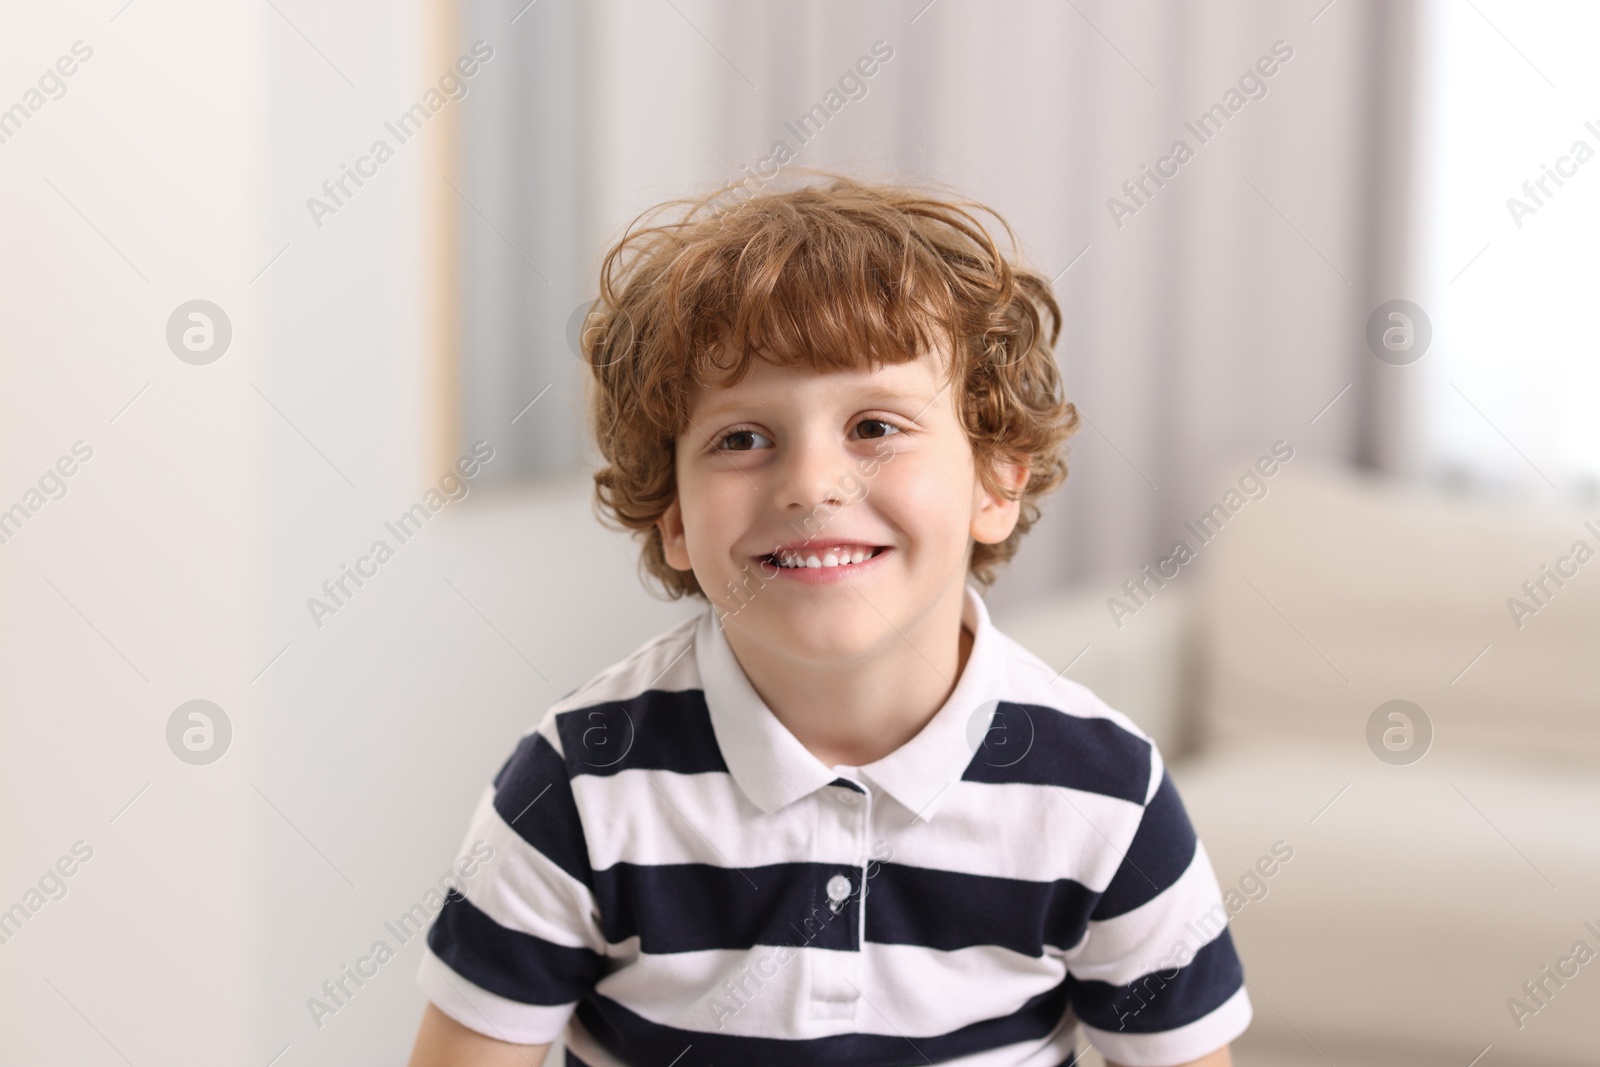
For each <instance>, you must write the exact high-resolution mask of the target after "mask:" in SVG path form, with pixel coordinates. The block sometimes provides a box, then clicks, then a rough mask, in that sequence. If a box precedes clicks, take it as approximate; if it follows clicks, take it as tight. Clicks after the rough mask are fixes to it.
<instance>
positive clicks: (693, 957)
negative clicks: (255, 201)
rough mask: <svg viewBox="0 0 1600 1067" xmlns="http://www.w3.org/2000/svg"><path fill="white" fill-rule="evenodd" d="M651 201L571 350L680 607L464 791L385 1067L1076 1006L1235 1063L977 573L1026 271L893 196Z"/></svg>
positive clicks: (647, 546)
mask: <svg viewBox="0 0 1600 1067" xmlns="http://www.w3.org/2000/svg"><path fill="white" fill-rule="evenodd" d="M676 203H677V204H680V205H683V204H687V208H688V209H687V210H686V211H685V212H683V214H682V215H681V216H680V217H677V218H674V219H672V220H671V221H669V222H666V223H663V224H659V225H653V226H649V227H647V228H644V229H639V230H633V229H630V232H629V233H627V234H625V235H624V236H623V238H622V239H621V240H620V241H619V243H618V244H617V246H616V247H614V248H613V249H612V250H611V252H610V253H609V254H608V255H607V257H606V260H605V263H604V265H603V267H602V268H601V277H600V298H599V301H598V303H597V305H596V310H595V312H594V313H593V314H592V315H591V317H590V319H589V322H590V324H591V329H590V330H589V331H588V333H587V334H586V335H585V337H584V345H583V347H584V354H585V356H586V358H587V359H588V361H589V363H590V367H591V370H592V372H593V381H592V389H591V396H590V404H591V408H592V415H593V417H594V422H595V426H596V431H597V434H598V437H599V444H600V449H601V452H602V453H603V455H604V457H605V460H606V464H607V465H605V466H604V467H602V469H600V470H599V471H598V472H597V473H596V474H595V482H596V493H597V497H598V504H599V506H600V508H601V509H602V510H603V512H604V514H605V515H606V516H607V517H608V518H609V519H611V520H612V521H614V522H615V523H617V524H618V525H620V526H622V527H624V528H627V529H630V530H632V531H635V533H636V534H637V535H638V537H639V538H640V539H641V540H642V542H643V565H644V567H645V569H647V570H648V572H649V574H650V575H651V576H652V577H653V578H654V579H656V580H657V581H659V582H660V583H661V585H663V586H664V587H665V589H666V591H667V593H668V594H669V595H670V596H673V597H681V596H685V595H687V596H693V597H699V598H701V599H703V600H705V601H707V607H706V610H705V611H704V612H703V613H701V614H699V615H698V616H696V617H693V618H690V619H687V620H685V621H684V622H682V623H680V624H679V625H677V626H674V627H672V628H671V629H669V630H667V631H666V632H665V633H663V634H661V635H659V636H657V637H656V638H655V639H653V640H651V641H649V642H648V643H646V644H644V645H643V646H641V647H640V648H638V649H637V650H636V651H634V652H633V653H632V654H631V655H629V656H628V657H627V658H626V659H624V660H622V661H621V662H619V663H617V664H615V665H613V666H612V667H610V668H608V669H607V670H605V671H603V672H602V673H600V674H599V675H597V676H596V677H595V678H593V679H592V680H591V681H589V682H588V683H587V684H585V685H583V686H582V687H580V688H578V689H577V690H574V691H573V692H572V693H570V694H568V695H567V696H566V697H564V698H563V699H562V700H560V701H559V702H557V703H556V704H555V705H554V706H553V707H551V708H550V709H549V710H548V712H547V713H546V714H545V715H544V717H543V720H542V721H541V722H540V723H539V725H538V726H537V727H536V728H535V729H533V730H532V731H531V732H529V733H528V734H526V735H525V736H524V737H523V738H522V739H521V742H520V744H518V745H517V747H516V749H515V751H514V752H513V753H512V754H511V756H510V758H509V759H508V760H507V762H506V763H505V765H504V766H503V767H502V768H501V769H500V771H499V773H498V775H497V776H496V777H495V779H494V782H493V784H492V785H491V786H489V787H487V788H486V789H485V792H484V795H483V799H482V801H481V802H480V803H479V805H478V809H477V812H476V813H475V814H474V816H473V818H472V822H471V826H470V828H469V830H468V832H467V836H466V841H465V842H464V844H463V854H465V853H466V851H467V850H468V849H473V850H474V851H475V854H476V855H477V856H479V857H481V856H482V855H484V850H485V849H486V848H487V849H490V850H492V856H493V858H492V859H490V860H489V861H488V862H487V863H486V864H485V865H484V866H483V867H482V868H481V869H479V870H478V871H477V873H476V874H475V875H474V876H473V877H472V878H470V879H464V880H463V883H462V885H461V886H460V888H459V890H458V891H457V892H456V893H452V894H451V896H450V898H449V900H448V902H447V903H446V904H445V906H444V908H443V910H442V911H441V912H440V914H439V916H438V918H437V919H436V920H435V923H434V925H433V927H432V928H431V929H430V931H429V934H428V939H427V950H426V954H425V957H424V959H423V962H422V964H421V968H420V970H419V972H418V980H419V981H420V982H421V984H422V986H423V988H424V990H425V991H426V992H427V995H428V997H429V999H430V1001H431V1002H432V1003H431V1004H430V1005H429V1007H428V1009H427V1014H426V1016H425V1018H424V1020H423V1024H422V1029H421V1032H420V1033H419V1035H418V1038H417V1044H416V1049H415V1051H414V1053H413V1058H412V1064H413V1067H437V1065H444V1064H483V1065H490V1064H496V1065H498V1064H507V1065H525V1064H534V1065H537V1064H539V1063H541V1062H542V1061H543V1059H544V1055H545V1050H546V1049H547V1048H548V1047H549V1045H550V1043H552V1042H553V1041H554V1040H555V1039H556V1038H557V1037H558V1036H562V1035H564V1036H565V1039H566V1047H567V1054H566V1055H567V1062H568V1063H569V1064H583V1065H592V1067H633V1065H640V1067H642V1065H646V1064H650V1065H658V1067H669V1065H672V1067H690V1065H699V1064H720V1065H724V1067H727V1065H761V1067H766V1065H774V1067H777V1065H791V1064H793V1065H799V1064H807V1065H809V1064H825V1065H848V1067H867V1065H871V1067H891V1065H899V1064H907V1065H910V1064H929V1063H937V1064H961V1065H968V1067H979V1065H982V1067H1023V1065H1027V1067H1057V1065H1064V1064H1071V1063H1074V1062H1075V1051H1074V1050H1075V1047H1076V1043H1077V1036H1078V1028H1079V1026H1080V1025H1081V1026H1082V1028H1083V1030H1084V1033H1085V1036H1086V1037H1087V1038H1088V1040H1089V1041H1090V1042H1091V1043H1092V1044H1093V1045H1095V1046H1096V1047H1097V1048H1098V1049H1099V1050H1100V1051H1101V1052H1102V1053H1103V1054H1104V1055H1105V1057H1106V1059H1107V1060H1108V1062H1112V1063H1115V1064H1123V1065H1129V1067H1131V1065H1175V1064H1185V1063H1187V1064H1206V1065H1226V1064H1229V1063H1230V1062H1231V1060H1230V1058H1229V1052H1228V1045H1229V1043H1230V1042H1231V1041H1232V1040H1233V1039H1234V1038H1235V1037H1237V1036H1238V1035H1239V1034H1240V1033H1241V1032H1242V1031H1243V1030H1244V1029H1245V1027H1246V1026H1247V1025H1248V1023H1249V1021H1250V1017H1251V1007H1250V1001H1249V998H1248V996H1247V994H1246V993H1245V990H1244V978H1243V972H1242V969H1241V967H1240V963H1239V959H1238V957H1237V955H1236V954H1235V952H1234V948H1233V943H1232V940H1231V938H1230V936H1229V932H1228V930H1227V928H1226V926H1222V925H1217V926H1203V927H1196V926H1195V925H1194V921H1195V920H1196V919H1197V918H1199V917H1201V916H1205V915H1207V913H1208V912H1211V911H1212V908H1213V905H1217V904H1218V903H1219V902H1220V901H1221V893H1220V891H1219V888H1218V885H1217V880H1216V877H1215V875H1214V874H1213V872H1212V868H1211V864H1210V861H1209V860H1208V858H1207V856H1206V852H1205V849H1204V847H1203V846H1202V845H1201V844H1200V842H1199V841H1198V840H1197V838H1196V836H1195V833H1194V830H1193V828H1192V826H1191V824H1190V822H1189V819H1188V817H1187V815H1186V814H1185V811H1184V808H1183V805H1182V803H1181V801H1180V800H1179V798H1178V795H1177V793H1176V791H1175V790H1174V788H1173V785H1172V781H1171V779H1170V778H1169V777H1168V776H1167V774H1166V771H1165V765H1164V764H1163V762H1162V758H1161V756H1160V754H1159V753H1158V752H1157V750H1156V748H1155V746H1154V745H1153V744H1152V743H1151V741H1150V739H1149V738H1148V737H1146V736H1145V735H1144V734H1143V733H1142V732H1141V731H1140V730H1139V729H1138V727H1136V726H1134V724H1133V723H1132V722H1131V721H1130V720H1128V719H1127V718H1126V717H1124V716H1123V715H1122V714H1120V713H1119V712H1117V711H1115V710H1113V709H1111V708H1109V707H1107V706H1106V705H1105V704H1104V703H1103V702H1102V701H1100V700H1099V699H1098V698H1097V697H1095V695H1094V694H1093V693H1091V692H1089V691H1088V690H1087V689H1085V688H1084V687H1083V686H1081V685H1078V684H1077V683H1075V682H1072V681H1069V680H1067V679H1065V678H1063V677H1061V676H1060V674H1059V672H1057V671H1055V670H1054V669H1052V668H1051V667H1050V666H1049V665H1048V664H1046V663H1044V662H1043V661H1042V660H1040V659H1039V658H1038V657H1036V656H1034V655H1033V654H1032V653H1030V652H1028V651H1027V650H1026V649H1024V648H1022V647H1021V646H1020V645H1018V644H1017V643H1016V642H1014V641H1012V640H1011V639H1010V638H1008V637H1007V636H1006V635H1005V634H1003V633H1001V632H1000V631H998V630H997V629H995V627H994V626H993V625H992V624H991V623H990V621H989V614H988V611H987V609H986V607H985V606H984V602H983V600H982V598H981V597H980V596H979V593H978V590H977V588H976V587H975V586H974V585H972V584H969V579H971V580H974V581H976V582H977V583H979V584H981V585H983V586H985V587H986V586H988V585H989V584H991V583H992V582H993V580H994V578H995V571H996V569H997V568H998V566H999V565H1000V564H1003V563H1004V562H1006V561H1008V560H1009V559H1010V558H1011V557H1012V555H1013V554H1014V553H1015V551H1016V548H1017V545H1018V543H1019V540H1020V538H1021V537H1022V535H1023V534H1024V533H1026V532H1027V530H1028V529H1029V527H1030V526H1031V525H1032V524H1033V523H1034V521H1036V520H1037V518H1038V515H1039V511H1038V506H1037V501H1038V499H1039V498H1040V497H1041V496H1042V495H1043V494H1045V493H1047V492H1049V491H1050V490H1052V489H1054V488H1055V487H1056V486H1057V485H1059V484H1060V483H1061V481H1062V480H1063V479H1064V478H1065V476H1066V464H1065V460H1064V458H1063V455H1062V452H1063V446H1064V443H1065V441H1066V439H1067V438H1068V437H1069V436H1070V435H1071V434H1072V433H1073V432H1075V431H1076V429H1077V425H1078V416H1077V412H1076V410H1075V409H1074V408H1073V406H1072V404H1070V403H1069V402H1067V401H1066V400H1065V399H1064V398H1063V396H1062V395H1061V391H1062V390H1061V380H1060V376H1059V373H1058V370H1057V365H1056V360H1055V356H1054V354H1053V351H1052V349H1053V346H1054V344H1055V340H1056V336H1057V334H1058V332H1059V330H1060V324H1061V319H1060V311H1059V309H1058V307H1057V304H1056V301H1055V298H1054V297H1053V295H1052V294H1051V292H1050V288H1049V284H1048V283H1047V282H1046V281H1045V280H1044V279H1043V278H1042V277H1040V276H1039V275H1037V274H1035V273H1033V272H1030V271H1027V270H1023V269H1020V268H1018V267H1016V266H1013V265H1012V264H1010V263H1008V262H1007V260H1006V259H1005V258H1004V257H1003V256H1002V255H1001V253H1000V251H999V249H998V247H997V246H996V244H995V242H994V240H993V239H992V238H991V236H990V234H989V232H988V231H987V230H986V229H985V228H984V227H983V226H982V224H980V222H979V221H978V218H977V217H976V216H975V215H974V214H972V213H971V212H969V210H967V209H969V208H971V209H973V210H977V211H988V209H986V208H983V207H982V206H981V205H977V204H972V203H969V202H966V201H950V200H947V199H944V198H941V197H938V196H933V195H930V194H928V193H924V192H919V191H916V190H912V189H908V188H901V187H892V186H883V185H870V184H864V183H860V182H857V181H853V180H851V179H848V178H833V179H832V180H831V181H829V182H827V183H813V184H801V185H799V186H797V187H795V188H792V189H788V190H785V191H781V192H771V193H765V194H762V195H759V196H755V197H751V198H748V199H743V200H739V201H731V202H730V201H729V200H728V199H727V198H726V197H725V196H717V197H712V198H708V199H706V200H702V201H699V202H697V203H692V202H685V201H680V202H676ZM663 206H671V205H663ZM988 213H989V214H990V215H993V214H994V213H993V212H988ZM995 217H996V218H997V219H998V216H995ZM1000 223H1001V226H1002V227H1004V228H1005V229H1006V232H1007V234H1008V235H1009V234H1010V232H1011V231H1010V228H1009V227H1008V226H1006V225H1005V223H1004V220H1000ZM1046 319H1048V324H1046ZM1196 931H1200V932H1202V933H1203V934H1204V936H1199V935H1198V934H1197V933H1196Z"/></svg>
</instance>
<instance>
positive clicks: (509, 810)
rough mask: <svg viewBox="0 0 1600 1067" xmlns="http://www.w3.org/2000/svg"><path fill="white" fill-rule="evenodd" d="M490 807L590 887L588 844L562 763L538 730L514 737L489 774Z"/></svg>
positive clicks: (536, 847) (591, 877)
mask: <svg viewBox="0 0 1600 1067" xmlns="http://www.w3.org/2000/svg"><path fill="white" fill-rule="evenodd" d="M494 785H495V793H494V810H495V811H497V812H499V813H500V817H501V818H502V819H504V820H505V821H506V822H507V823H508V824H509V825H510V826H511V828H512V829H513V830H515V831H516V832H517V835H518V836H519V837H521V838H522V839H523V840H524V841H526V842H527V843H528V844H529V845H530V846H532V847H533V848H535V849H537V850H538V851H539V852H541V853H543V854H544V855H545V856H546V857H547V858H548V859H549V860H550V861H551V862H552V863H554V864H555V865H556V866H558V867H560V868H561V869H562V870H564V871H566V872H567V873H568V874H570V875H572V877H574V878H576V879H577V880H578V881H580V882H582V883H583V884H584V885H586V886H588V887H589V888H590V889H593V888H594V878H593V876H592V874H591V872H590V870H589V845H588V842H587V841H586V840H585V839H584V836H583V823H582V821H581V820H580V819H579V817H578V804H577V801H576V800H575V799H573V796H572V782H571V780H570V779H569V778H568V777H567V767H566V764H565V763H563V762H562V760H561V754H560V753H559V752H557V751H556V750H555V749H554V748H553V747H552V746H551V744H550V742H549V741H547V740H545V738H544V735H543V734H540V733H537V732H536V733H531V734H528V735H526V736H524V737H523V738H522V740H521V741H519V742H517V749H516V751H515V752H513V753H512V754H511V758H510V759H509V760H507V761H506V764H505V766H504V767H502V768H500V773H499V774H497V775H495V779H494Z"/></svg>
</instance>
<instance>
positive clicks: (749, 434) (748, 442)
mask: <svg viewBox="0 0 1600 1067" xmlns="http://www.w3.org/2000/svg"><path fill="white" fill-rule="evenodd" d="M757 438H760V439H761V440H766V437H765V435H763V434H759V433H757V432H756V431H754V430H734V431H732V432H730V433H725V434H723V435H722V439H721V441H719V442H718V445H719V446H720V447H721V448H722V449H723V451H725V452H748V451H750V450H751V449H752V448H755V447H756V445H755V443H754V442H755V440H756V439H757Z"/></svg>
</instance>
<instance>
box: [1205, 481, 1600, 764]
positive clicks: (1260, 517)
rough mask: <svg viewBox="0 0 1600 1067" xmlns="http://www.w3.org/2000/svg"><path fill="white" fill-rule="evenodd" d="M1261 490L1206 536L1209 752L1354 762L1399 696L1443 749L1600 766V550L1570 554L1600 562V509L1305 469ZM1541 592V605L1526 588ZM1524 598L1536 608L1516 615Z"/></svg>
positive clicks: (1219, 495) (1217, 494) (1219, 491)
mask: <svg viewBox="0 0 1600 1067" xmlns="http://www.w3.org/2000/svg"><path fill="white" fill-rule="evenodd" d="M1268 485H1269V493H1268V495H1267V496H1265V497H1263V498H1262V499H1260V500H1256V501H1252V502H1251V503H1250V504H1249V506H1248V507H1247V508H1241V509H1240V511H1239V512H1238V514H1236V515H1234V516H1232V517H1231V519H1230V520H1229V521H1228V522H1226V523H1225V524H1224V525H1223V526H1222V528H1221V529H1220V530H1218V531H1217V532H1216V533H1215V534H1214V535H1213V536H1212V538H1211V540H1210V542H1209V543H1206V544H1204V545H1201V544H1200V543H1199V542H1198V540H1196V541H1195V545H1196V554H1197V557H1198V559H1197V562H1196V564H1195V566H1196V567H1197V568H1198V569H1197V573H1196V574H1195V576H1194V577H1195V579H1196V581H1197V585H1198V587H1199V591H1200V593H1199V596H1198V598H1197V600H1198V603H1197V605H1196V608H1197V611H1196V616H1197V617H1196V637H1197V639H1198V641H1199V642H1200V646H1199V647H1200V651H1199V655H1200V665H1199V666H1200V673H1199V676H1198V679H1197V682H1198V685H1199V692H1200V701H1199V704H1200V708H1199V713H1200V714H1199V727H1200V730H1201V737H1200V740H1201V742H1202V744H1209V743H1219V744H1224V745H1234V744H1244V743H1249V742H1251V741H1254V740H1263V739H1269V738H1277V737H1300V738H1307V739H1310V738H1317V739H1321V740H1324V741H1328V742H1332V743H1335V744H1338V745H1340V746H1344V747H1345V748H1350V749H1353V750H1355V751H1357V752H1361V751H1364V748H1365V736H1366V728H1367V723H1368V719H1369V717H1371V715H1372V713H1373V712H1374V711H1375V710H1376V709H1377V708H1378V706H1379V705H1381V704H1383V703H1385V702H1387V701H1390V700H1393V699H1404V700H1409V701H1412V702H1414V703H1415V704H1417V705H1418V706H1419V707H1421V708H1422V709H1423V711H1424V713H1425V715H1426V716H1427V718H1428V720H1429V721H1430V722H1431V724H1432V728H1433V731H1434V733H1435V736H1436V739H1439V740H1442V739H1444V738H1446V737H1448V738H1450V739H1451V741H1452V742H1454V743H1459V744H1473V745H1476V746H1479V747H1480V748H1481V749H1482V750H1483V751H1486V752H1512V751H1519V752H1527V753H1534V752H1538V753H1543V754H1545V755H1546V756H1548V757H1550V758H1552V759H1557V760H1563V761H1568V762H1569V763H1570V764H1571V765H1574V766H1588V767H1591V768H1593V767H1595V766H1596V759H1597V758H1600V654H1597V653H1600V555H1597V556H1596V558H1592V559H1586V561H1585V562H1582V563H1580V562H1578V560H1577V558H1576V557H1575V556H1574V555H1573V549H1574V547H1575V546H1577V544H1578V543H1579V542H1583V543H1584V544H1585V545H1587V546H1588V549H1589V550H1590V551H1592V552H1596V553H1600V505H1597V506H1595V507H1592V508H1588V509H1581V508H1578V507H1576V506H1565V507H1563V506H1556V505H1552V504H1548V503H1542V502H1539V501H1530V500H1522V499H1518V500H1511V499H1505V500H1498V499H1487V498H1481V497H1465V496H1452V495H1448V494H1445V493H1441V492H1438V491H1433V490H1428V491H1423V490H1418V489H1412V488H1406V487H1402V486H1399V485H1396V484H1393V483H1388V482H1383V481H1378V480H1375V479H1372V478H1368V477H1366V476H1363V475H1358V474H1352V473H1348V472H1345V471H1342V470H1339V469H1334V468H1329V467H1325V466H1318V465H1317V464H1316V463H1315V462H1314V461H1312V460H1310V459H1308V458H1302V459H1297V460H1296V461H1295V462H1294V463H1291V464H1288V465H1286V466H1284V467H1283V468H1282V470H1281V471H1280V472H1279V473H1278V475H1277V477H1275V478H1273V479H1271V481H1270V482H1269V483H1268ZM1225 488H1227V487H1225V486H1223V487H1219V488H1218V489H1217V490H1216V492H1215V498H1216V499H1219V500H1220V499H1221V498H1222V495H1223V490H1224V489H1225ZM1586 522H1591V523H1592V527H1591V526H1588V525H1586ZM1579 554H1580V555H1581V553H1579ZM1563 560H1565V561H1566V562H1562V561H1563ZM1541 565H1548V566H1549V567H1551V568H1556V567H1558V566H1559V567H1561V568H1562V569H1565V570H1566V571H1568V572H1569V574H1570V575H1571V576H1570V577H1566V578H1562V579H1561V581H1562V582H1563V583H1564V584H1562V585H1561V586H1557V585H1556V584H1555V582H1554V581H1553V580H1552V579H1550V578H1548V577H1546V575H1545V572H1544V571H1543V570H1542V568H1541ZM1540 579H1543V582H1544V589H1545V590H1546V591H1547V595H1542V596H1539V601H1540V602H1541V603H1540V604H1537V605H1536V604H1535V603H1534V601H1533V599H1532V598H1530V597H1528V595H1527V593H1526V592H1525V591H1524V589H1523V583H1524V582H1525V581H1529V582H1533V581H1538V580H1540ZM1536 595H1537V593H1536ZM1513 597H1517V598H1519V599H1520V600H1522V601H1523V602H1524V603H1525V604H1527V605H1528V607H1529V608H1530V609H1532V610H1531V611H1529V612H1528V613H1521V612H1519V613H1518V617H1517V618H1513V613H1512V611H1511V609H1510V608H1508V606H1507V602H1508V600H1509V599H1511V598H1513Z"/></svg>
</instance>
